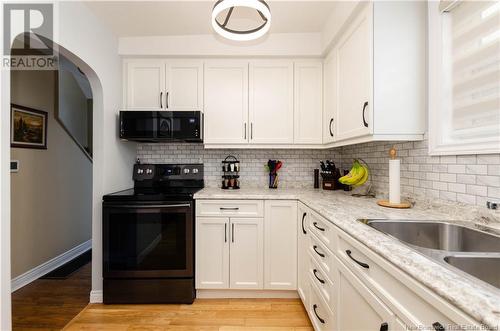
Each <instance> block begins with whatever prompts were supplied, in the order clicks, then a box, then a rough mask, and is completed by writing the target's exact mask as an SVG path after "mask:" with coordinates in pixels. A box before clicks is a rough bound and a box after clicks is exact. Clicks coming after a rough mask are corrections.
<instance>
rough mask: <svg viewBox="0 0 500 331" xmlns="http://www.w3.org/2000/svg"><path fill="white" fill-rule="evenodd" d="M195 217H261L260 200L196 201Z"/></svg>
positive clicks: (261, 207)
mask: <svg viewBox="0 0 500 331" xmlns="http://www.w3.org/2000/svg"><path fill="white" fill-rule="evenodd" d="M196 216H205V217H207V216H208V217H210V216H212V217H221V216H223V217H224V216H225V217H263V216H264V201H262V200H196Z"/></svg>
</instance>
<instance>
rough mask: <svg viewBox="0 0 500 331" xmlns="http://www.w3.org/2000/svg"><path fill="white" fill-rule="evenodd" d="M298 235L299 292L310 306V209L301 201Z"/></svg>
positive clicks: (303, 300) (298, 216) (304, 301)
mask: <svg viewBox="0 0 500 331" xmlns="http://www.w3.org/2000/svg"><path fill="white" fill-rule="evenodd" d="M297 210H298V213H297V218H298V229H297V231H298V236H297V292H299V296H300V298H301V299H302V302H303V303H304V306H306V307H307V306H308V303H309V301H308V298H309V281H308V276H307V272H308V270H309V256H308V254H307V247H308V245H309V238H308V235H309V233H308V231H309V229H308V220H309V217H308V213H307V212H308V211H307V207H306V206H304V204H302V203H301V202H299V205H298V208H297Z"/></svg>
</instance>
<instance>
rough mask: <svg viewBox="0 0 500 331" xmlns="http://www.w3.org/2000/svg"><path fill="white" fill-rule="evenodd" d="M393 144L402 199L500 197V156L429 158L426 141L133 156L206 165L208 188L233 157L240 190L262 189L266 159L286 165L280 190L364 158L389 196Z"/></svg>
mask: <svg viewBox="0 0 500 331" xmlns="http://www.w3.org/2000/svg"><path fill="white" fill-rule="evenodd" d="M392 146H396V149H397V152H398V158H400V159H401V190H402V193H403V194H405V195H410V196H415V197H423V198H427V199H429V198H430V199H444V200H450V201H457V202H460V203H466V204H472V205H474V204H477V205H479V206H484V205H485V204H486V201H487V199H500V154H488V155H477V156H476V155H459V156H429V155H428V149H427V141H425V140H424V141H419V142H398V143H385V142H371V143H364V144H357V145H351V146H345V147H341V148H336V149H330V150H307V149H303V150H286V149H269V150H263V149H256V150H253V149H236V150H234V149H217V150H213V149H210V150H205V149H203V146H202V145H198V144H138V147H137V157H138V158H140V159H141V161H142V162H151V163H176V162H186V163H191V162H192V163H198V162H202V163H204V164H205V182H206V185H207V186H210V187H217V186H220V181H221V175H222V171H221V167H220V164H221V161H222V160H223V159H224V158H225V157H226V156H227V155H230V154H231V155H235V156H236V157H237V158H238V159H239V160H240V161H241V185H242V187H256V186H260V187H266V186H267V184H268V183H267V179H268V177H267V173H266V171H265V168H264V165H265V163H266V162H267V160H268V159H270V158H271V159H280V160H282V161H283V162H284V165H283V168H282V170H281V171H280V186H282V187H311V186H312V182H313V169H315V168H319V160H325V159H333V160H334V161H335V162H336V164H337V165H338V166H339V165H340V166H341V168H342V169H349V168H350V167H351V165H352V160H353V159H354V158H361V159H363V160H365V161H366V162H367V163H368V164H369V166H370V169H371V175H372V184H373V189H374V190H375V191H376V192H378V193H382V194H386V193H387V192H388V182H389V157H388V151H389V149H390V148H391V147H392Z"/></svg>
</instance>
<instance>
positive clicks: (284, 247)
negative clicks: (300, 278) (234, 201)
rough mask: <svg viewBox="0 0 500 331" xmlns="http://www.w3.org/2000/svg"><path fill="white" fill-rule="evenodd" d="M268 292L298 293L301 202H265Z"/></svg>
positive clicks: (265, 261) (265, 286)
mask: <svg viewBox="0 0 500 331" xmlns="http://www.w3.org/2000/svg"><path fill="white" fill-rule="evenodd" d="M264 289H267V290H295V289H297V201H288V200H266V201H265V202H264Z"/></svg>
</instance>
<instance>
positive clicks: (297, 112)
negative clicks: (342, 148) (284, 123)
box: [293, 61, 323, 144]
mask: <svg viewBox="0 0 500 331" xmlns="http://www.w3.org/2000/svg"><path fill="white" fill-rule="evenodd" d="M322 68H323V66H322V63H321V62H320V61H310V62H295V86H294V139H293V141H294V143H295V144H321V143H322V123H323V119H322V116H323V100H322V96H323V69H322Z"/></svg>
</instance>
